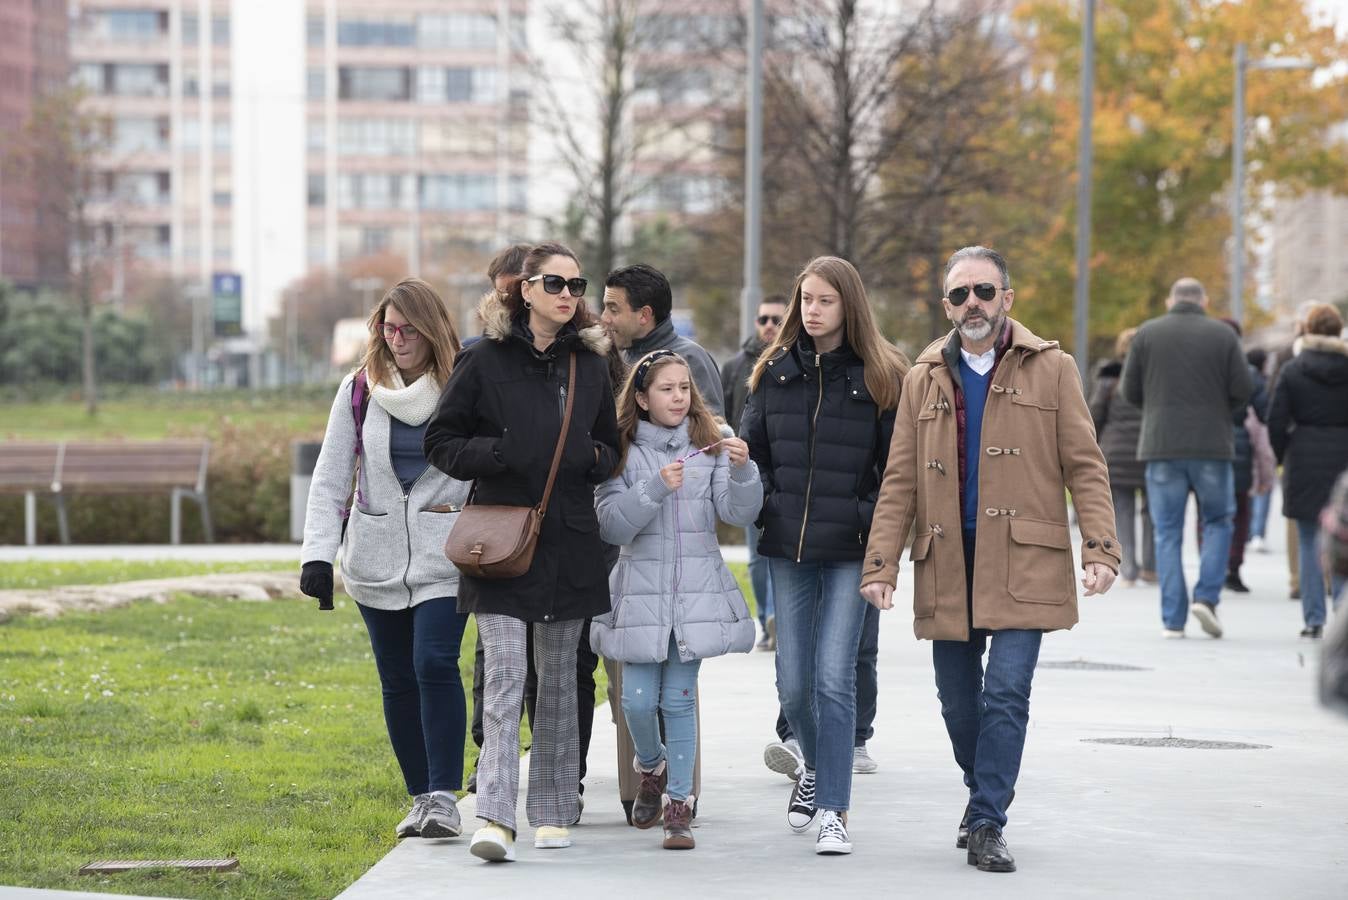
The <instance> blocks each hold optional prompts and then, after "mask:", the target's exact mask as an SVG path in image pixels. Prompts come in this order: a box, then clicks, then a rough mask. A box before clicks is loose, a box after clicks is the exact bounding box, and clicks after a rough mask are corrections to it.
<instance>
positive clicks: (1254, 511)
mask: <svg viewBox="0 0 1348 900" xmlns="http://www.w3.org/2000/svg"><path fill="white" fill-rule="evenodd" d="M1272 499H1273V492H1272V491H1268V492H1266V493H1263V494H1252V495H1251V496H1250V537H1251V538H1262V537H1263V536H1264V530H1265V529H1266V528H1268V510H1269V507H1270V506H1272V505H1273V504H1272V502H1271V501H1272Z"/></svg>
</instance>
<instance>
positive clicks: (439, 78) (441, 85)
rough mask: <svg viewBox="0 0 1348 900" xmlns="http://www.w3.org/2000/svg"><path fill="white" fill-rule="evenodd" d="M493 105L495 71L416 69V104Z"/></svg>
mask: <svg viewBox="0 0 1348 900" xmlns="http://www.w3.org/2000/svg"><path fill="white" fill-rule="evenodd" d="M495 101H496V70H495V69H492V68H482V69H464V68H451V69H444V68H440V67H438V66H421V67H419V68H418V69H417V102H419V103H446V102H448V103H494V102H495Z"/></svg>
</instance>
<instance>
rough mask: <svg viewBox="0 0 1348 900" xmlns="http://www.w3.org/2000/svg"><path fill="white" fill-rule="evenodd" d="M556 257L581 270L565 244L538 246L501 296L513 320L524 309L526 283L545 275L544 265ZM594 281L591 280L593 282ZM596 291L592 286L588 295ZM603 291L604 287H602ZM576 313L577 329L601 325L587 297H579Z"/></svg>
mask: <svg viewBox="0 0 1348 900" xmlns="http://www.w3.org/2000/svg"><path fill="white" fill-rule="evenodd" d="M554 256H565V257H567V258H568V259H571V260H573V261H574V262H575V263H576V268H581V265H580V259H579V258H578V257H577V256H576V254H575V253H574V252H572V250H571V248H570V247H568V246H566V245H565V244H559V243H557V242H555V241H545V242H544V243H542V244H538V245H536V246H535V247H534V248H533V249H532V250H530V251H529V253H528V255H527V256H525V257H524V264H523V266H522V267H521V268H520V274H518V275H517V276H515V277H514V278H512V279H511V280H510V286H509V287H508V288H506V291H505V293H504V294H502V295H501V302H502V303H503V304H505V308H506V309H508V310H510V316H511V318H512V319H513V318H514V317H515V316H517V315H519V314H520V312H521V311H522V310H523V309H524V283H525V282H526V281H528V280H529V279H530V278H533V277H534V276H535V275H540V274H545V273H544V272H543V263H545V262H547V261H548V260H549V259H551V258H552V257H554ZM593 280H594V279H591V281H593ZM591 290H594V285H593V284H591V285H590V286H589V288H588V289H587V293H588V292H589V291H591ZM600 290H601V291H602V290H603V285H600ZM575 299H576V309H575V312H573V313H572V314H571V321H572V322H573V323H575V326H576V328H579V329H584V328H589V327H590V326H591V325H597V324H599V320H598V319H596V318H595V317H594V314H593V313H591V312H590V301H589V300H588V299H587V298H586V297H577V298H575Z"/></svg>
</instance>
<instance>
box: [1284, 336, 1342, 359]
mask: <svg viewBox="0 0 1348 900" xmlns="http://www.w3.org/2000/svg"><path fill="white" fill-rule="evenodd" d="M1302 350H1321V351H1323V352H1325V353H1340V354H1342V355H1344V356H1348V341H1344V340H1343V339H1342V338H1336V337H1332V336H1330V335H1327V334H1303V335H1301V337H1299V338H1297V339H1296V341H1295V342H1294V343H1293V344H1292V354H1293V355H1294V356H1300V355H1301V351H1302Z"/></svg>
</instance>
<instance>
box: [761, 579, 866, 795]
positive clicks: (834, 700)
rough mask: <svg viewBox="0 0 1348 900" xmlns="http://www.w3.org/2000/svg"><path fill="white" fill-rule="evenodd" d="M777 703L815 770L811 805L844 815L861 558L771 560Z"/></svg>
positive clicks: (861, 605) (861, 607) (861, 617)
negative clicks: (834, 560)
mask: <svg viewBox="0 0 1348 900" xmlns="http://www.w3.org/2000/svg"><path fill="white" fill-rule="evenodd" d="M771 566H772V588H773V601H774V602H775V603H776V605H777V699H778V700H779V701H780V702H781V706H782V711H783V712H784V713H786V720H787V722H788V723H789V724H790V726H791V733H792V734H794V735H795V736H796V739H797V740H798V741H800V751H801V754H802V755H803V756H804V757H805V767H806V768H807V769H813V770H814V772H815V806H817V807H818V808H819V809H831V810H834V811H835V812H844V811H845V810H846V809H847V808H848V804H849V803H850V802H851V795H852V746H853V744H852V739H853V734H854V732H855V730H856V716H857V702H856V701H857V695H856V683H857V647H858V644H859V643H860V641H861V629H862V625H863V623H864V622H865V619H866V607H867V603H866V601H865V600H863V599H861V560H855V561H843V562H806V563H797V562H792V561H791V560H788V559H773V560H772V562H771Z"/></svg>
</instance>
